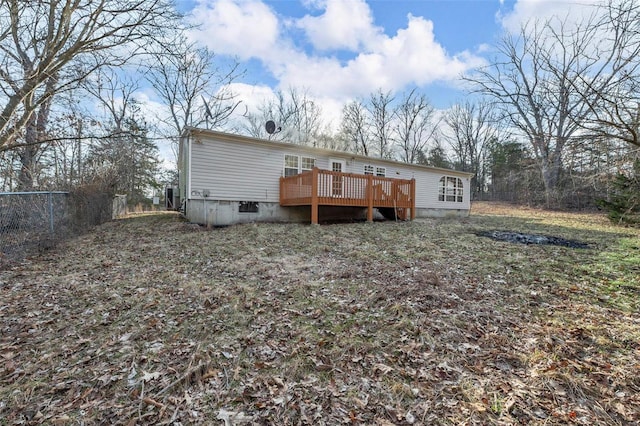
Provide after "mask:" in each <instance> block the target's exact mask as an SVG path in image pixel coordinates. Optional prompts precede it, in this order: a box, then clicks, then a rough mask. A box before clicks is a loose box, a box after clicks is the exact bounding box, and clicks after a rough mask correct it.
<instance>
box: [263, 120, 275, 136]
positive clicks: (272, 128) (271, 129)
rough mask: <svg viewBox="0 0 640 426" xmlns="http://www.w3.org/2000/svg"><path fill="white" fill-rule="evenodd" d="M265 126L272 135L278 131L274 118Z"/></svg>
mask: <svg viewBox="0 0 640 426" xmlns="http://www.w3.org/2000/svg"><path fill="white" fill-rule="evenodd" d="M264 128H265V129H266V131H267V133H269V134H270V135H272V134H274V133H275V131H276V123H275V122H274V121H273V120H269V121H267V124H265V125H264Z"/></svg>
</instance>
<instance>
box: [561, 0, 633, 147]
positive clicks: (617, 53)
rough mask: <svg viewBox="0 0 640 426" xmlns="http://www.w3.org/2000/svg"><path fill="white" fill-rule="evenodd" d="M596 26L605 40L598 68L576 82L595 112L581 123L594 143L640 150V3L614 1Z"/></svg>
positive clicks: (599, 48)
mask: <svg viewBox="0 0 640 426" xmlns="http://www.w3.org/2000/svg"><path fill="white" fill-rule="evenodd" d="M596 24H597V27H598V29H599V34H601V37H602V40H601V44H599V45H595V46H594V51H593V53H591V57H592V59H593V60H596V61H597V62H596V67H598V68H597V69H596V70H595V71H594V72H593V73H592V74H589V75H585V74H580V75H578V80H577V81H576V82H574V87H575V89H576V90H577V91H578V93H579V94H580V95H581V97H582V99H583V100H584V102H586V103H587V105H588V106H589V109H590V112H591V115H590V116H589V117H588V118H587V120H585V121H584V122H579V123H578V124H579V125H581V127H582V128H583V129H584V130H586V131H587V132H588V134H590V135H593V136H595V138H594V140H599V139H601V138H609V139H615V140H619V141H622V142H625V143H628V144H631V145H635V146H638V147H640V3H638V2H637V1H635V0H622V1H610V2H609V3H608V4H607V6H606V13H603V14H602V16H601V18H600V21H598V22H597V23H596Z"/></svg>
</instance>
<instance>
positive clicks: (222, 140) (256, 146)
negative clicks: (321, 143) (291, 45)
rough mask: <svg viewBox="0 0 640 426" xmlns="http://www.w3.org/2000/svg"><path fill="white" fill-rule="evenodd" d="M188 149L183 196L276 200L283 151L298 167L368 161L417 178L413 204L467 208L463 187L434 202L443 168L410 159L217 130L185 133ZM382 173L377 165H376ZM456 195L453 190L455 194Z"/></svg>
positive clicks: (355, 168)
mask: <svg viewBox="0 0 640 426" xmlns="http://www.w3.org/2000/svg"><path fill="white" fill-rule="evenodd" d="M189 139H190V144H189V145H190V149H189V151H188V152H187V153H185V154H187V155H186V157H187V158H185V160H186V161H184V162H183V163H182V165H183V166H186V167H189V168H190V173H189V172H185V173H184V175H185V177H186V178H187V179H188V180H189V190H190V191H189V192H190V193H187V194H186V198H187V199H198V200H201V199H203V198H204V191H208V194H209V195H208V196H207V197H206V198H207V199H210V200H227V201H237V202H240V201H254V202H273V203H277V202H278V201H279V190H280V186H279V178H280V176H282V175H283V173H284V164H285V155H292V156H295V157H298V170H299V171H306V170H307V167H309V166H310V165H311V164H313V165H315V166H316V167H319V168H321V169H329V170H330V169H331V163H330V161H331V160H334V161H335V160H342V161H344V168H343V170H342V171H343V172H346V173H359V174H362V173H363V172H364V171H365V167H366V166H371V167H372V168H373V169H372V171H373V173H377V172H378V170H377V169H384V172H385V174H386V177H389V178H396V179H412V178H415V179H416V207H417V208H436V209H442V208H454V209H468V208H469V207H470V203H469V200H468V191H464V190H462V191H461V192H460V195H461V196H462V199H463V202H455V203H443V202H440V201H438V197H439V193H440V178H441V177H442V176H443V174H445V173H443V171H442V170H437V169H436V170H430V169H428V168H424V167H419V166H415V165H409V164H406V165H405V164H401V163H392V162H388V161H383V160H377V159H373V158H371V159H370V158H363V157H355V158H354V157H353V155H352V154H349V153H340V152H337V151H325V150H313V149H312V148H305V147H299V148H298V147H296V146H293V145H285V144H277V143H272V142H262V141H258V140H248V139H246V138H243V137H237V138H236V137H234V136H230V135H224V134H223V135H222V136H221V137H216V135H215V132H212V134H211V135H207V134H206V133H205V134H200V133H196V134H193V135H191V136H190V137H189ZM380 172H382V170H380ZM451 177H456V179H461V181H462V184H463V186H465V185H468V184H469V180H468V178H467V177H466V175H465V176H462V177H458V176H455V173H452V175H451ZM456 195H458V193H456Z"/></svg>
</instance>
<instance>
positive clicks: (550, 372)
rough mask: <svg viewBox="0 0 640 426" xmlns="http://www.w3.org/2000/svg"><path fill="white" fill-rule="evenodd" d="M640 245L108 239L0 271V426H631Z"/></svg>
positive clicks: (481, 223) (243, 228)
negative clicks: (20, 425) (434, 425)
mask: <svg viewBox="0 0 640 426" xmlns="http://www.w3.org/2000/svg"><path fill="white" fill-rule="evenodd" d="M491 230H498V231H514V232H527V233H534V234H536V233H537V234H542V235H553V236H558V237H561V238H566V239H571V240H577V241H581V242H584V243H587V244H589V248H587V249H573V248H568V247H561V246H550V245H525V244H512V243H508V242H501V241H494V240H491V239H489V238H486V237H483V236H481V235H479V234H481V233H482V232H485V231H491ZM639 236H640V232H638V230H630V229H625V228H620V227H615V226H612V225H609V224H608V223H607V222H606V219H605V218H604V217H602V216H601V215H587V214H570V213H549V212H543V211H538V210H526V209H517V208H514V207H508V206H495V205H489V204H479V205H474V208H473V213H472V215H471V217H469V218H467V219H462V220H460V219H428V220H427V219H421V220H416V221H415V222H412V223H411V222H405V223H394V222H378V223H373V224H368V223H353V224H334V225H321V226H310V225H302V224H289V225H285V224H257V225H253V224H252V225H240V226H232V227H228V228H223V229H212V230H206V229H202V228H199V227H197V226H194V225H189V224H187V223H185V222H183V221H182V220H181V219H180V217H179V216H178V215H175V214H170V213H162V214H155V215H147V216H135V217H130V218H127V219H123V220H118V221H115V222H112V223H108V224H106V225H103V226H101V227H99V228H97V229H95V230H94V231H92V232H90V233H89V234H87V235H84V236H82V237H79V238H76V239H74V240H71V241H69V242H68V243H66V244H65V245H64V246H60V247H58V248H56V249H54V250H52V251H50V252H47V253H44V254H42V255H40V256H38V257H34V258H31V259H28V260H27V261H25V262H23V263H21V264H19V265H14V266H13V267H11V268H9V269H6V270H4V271H0V332H1V337H0V357H1V362H0V425H14V424H56V425H62V424H126V425H136V424H138V425H141V424H183V425H186V424H214V425H215V424H220V425H225V426H226V425H237V424H279V425H295V424H303V425H304V424H314V425H316V424H320V425H321V424H329V425H335V424H372V425H391V424H398V425H403V424H404V425H406V424H415V425H418V424H518V423H523V424H545V425H549V424H567V423H575V424H613V425H615V424H631V423H637V422H640V313H639V299H640V278H639V277H640V241H639V238H638V237H639Z"/></svg>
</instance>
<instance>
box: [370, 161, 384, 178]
mask: <svg viewBox="0 0 640 426" xmlns="http://www.w3.org/2000/svg"><path fill="white" fill-rule="evenodd" d="M364 174H365V175H376V176H379V177H385V176H386V175H387V168H386V167H373V166H372V165H370V164H369V165H366V166H364Z"/></svg>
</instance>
